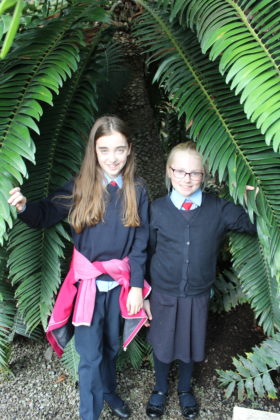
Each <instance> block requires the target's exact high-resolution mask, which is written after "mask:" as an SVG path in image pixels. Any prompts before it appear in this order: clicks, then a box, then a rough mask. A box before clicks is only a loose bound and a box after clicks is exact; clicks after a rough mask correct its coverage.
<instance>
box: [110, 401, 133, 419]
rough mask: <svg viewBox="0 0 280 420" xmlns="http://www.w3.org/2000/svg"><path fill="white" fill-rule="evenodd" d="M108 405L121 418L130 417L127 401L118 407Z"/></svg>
mask: <svg viewBox="0 0 280 420" xmlns="http://www.w3.org/2000/svg"><path fill="white" fill-rule="evenodd" d="M108 405H109V407H110V410H111V412H112V413H113V414H114V415H115V416H117V417H119V418H120V419H128V418H129V417H130V409H129V407H128V405H127V404H126V403H125V402H124V403H123V405H122V406H121V407H118V408H113V407H111V406H110V404H108Z"/></svg>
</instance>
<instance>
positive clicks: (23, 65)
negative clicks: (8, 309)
mask: <svg viewBox="0 0 280 420" xmlns="http://www.w3.org/2000/svg"><path fill="white" fill-rule="evenodd" d="M95 11H96V12H97V15H98V16H99V17H100V18H101V15H100V8H96V4H95V2H90V3H89V2H88V3H87V2H83V3H80V4H79V5H77V6H75V7H73V8H72V9H71V13H69V14H68V15H67V16H64V17H63V18H62V19H60V20H55V19H54V20H52V21H47V22H44V23H42V24H41V25H40V27H38V28H35V29H32V30H27V31H26V32H24V33H23V34H20V35H19V36H18V38H17V39H16V42H15V43H14V48H13V50H12V51H11V53H10V54H9V55H8V57H7V59H6V60H4V61H3V62H2V63H1V74H2V75H1V77H0V118H1V122H2V123H1V128H0V136H1V148H0V203H1V215H0V242H1V240H2V237H3V234H4V232H5V230H6V226H5V222H6V223H8V225H9V226H10V227H11V225H12V218H11V213H10V209H9V206H8V204H7V197H8V191H9V190H10V189H11V186H12V185H13V184H15V183H19V184H22V182H23V178H24V177H27V170H26V165H25V162H24V159H28V160H30V161H31V162H34V154H35V147H34V142H33V139H32V137H31V133H30V130H32V131H33V132H35V133H39V128H38V121H39V120H40V118H41V116H42V107H41V105H40V103H41V102H43V103H47V104H49V105H52V104H53V94H54V93H55V94H57V93H58V91H59V88H60V87H61V86H62V85H63V83H64V82H65V80H66V79H67V77H70V76H71V74H72V72H73V71H76V70H77V63H78V61H79V47H81V44H82V41H83V40H82V32H81V30H80V28H81V21H86V22H88V21H89V20H92V19H95V18H96V15H95V14H94V12H95ZM103 12H104V11H103ZM104 14H105V12H104ZM103 17H104V16H103ZM96 19H97V18H96ZM75 22H76V27H75V30H72V29H71V28H72V25H74V23H75Z"/></svg>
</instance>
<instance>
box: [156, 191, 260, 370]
mask: <svg viewBox="0 0 280 420" xmlns="http://www.w3.org/2000/svg"><path fill="white" fill-rule="evenodd" d="M197 196H200V200H199V199H198V203H195V205H194V206H193V209H192V208H191V209H190V211H184V210H181V205H182V203H183V201H184V199H185V197H183V196H181V197H180V194H179V193H177V192H176V191H175V190H173V191H172V193H171V196H170V195H166V196H164V197H161V198H159V199H157V200H155V201H154V202H153V203H152V205H151V209H150V250H151V254H152V256H151V257H150V258H151V259H150V264H149V265H150V267H149V276H150V282H151V285H152V294H151V312H152V314H153V320H152V321H151V327H150V329H149V332H148V341H149V343H150V344H151V345H152V347H153V351H154V353H155V356H156V357H157V359H158V360H160V361H161V362H163V363H170V362H172V361H173V360H181V361H182V362H184V363H189V362H191V361H202V360H203V359H204V348H205V337H206V326H207V316H208V302H209V296H210V289H211V286H212V284H213V282H214V280H215V276H216V262H217V256H218V250H219V245H220V242H221V240H222V238H223V236H224V234H225V233H226V232H227V231H230V230H233V231H237V232H248V233H251V234H254V233H255V232H256V227H255V225H254V224H252V223H251V222H250V220H249V217H248V215H247V214H246V212H245V211H244V209H243V208H242V207H240V206H237V205H235V204H233V203H231V202H228V201H225V200H223V199H221V198H219V197H216V196H215V195H213V194H208V193H202V192H201V191H200V190H198V191H197V192H195V198H196V199H197ZM188 199H189V200H191V199H192V196H190V197H188ZM199 201H200V203H199Z"/></svg>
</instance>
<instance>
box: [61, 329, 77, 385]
mask: <svg viewBox="0 0 280 420" xmlns="http://www.w3.org/2000/svg"><path fill="white" fill-rule="evenodd" d="M74 341H75V340H74V337H73V338H72V339H71V340H70V341H69V343H68V344H67V346H66V347H65V349H64V353H63V355H62V362H63V364H64V366H65V367H66V369H67V370H68V372H69V374H70V375H71V376H72V378H73V379H74V380H75V381H78V366H79V362H80V357H79V355H78V353H77V352H76V349H75V342H74Z"/></svg>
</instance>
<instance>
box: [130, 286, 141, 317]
mask: <svg viewBox="0 0 280 420" xmlns="http://www.w3.org/2000/svg"><path fill="white" fill-rule="evenodd" d="M141 308H143V296H142V288H141V287H131V289H130V291H129V293H128V297H127V302H126V309H127V312H128V315H135V314H137V312H139V311H140V309H141Z"/></svg>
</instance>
